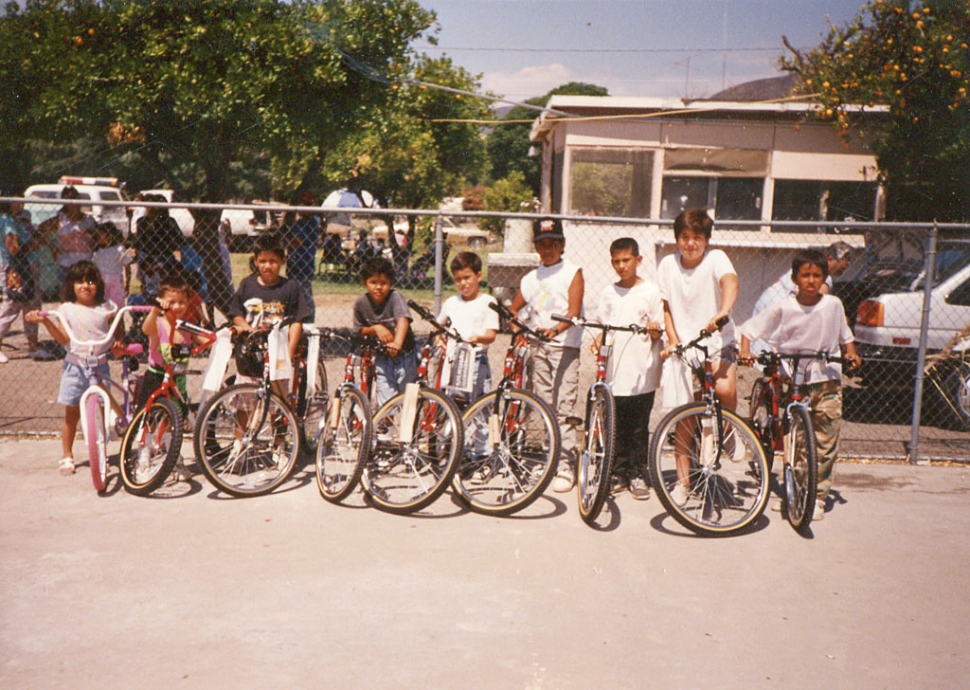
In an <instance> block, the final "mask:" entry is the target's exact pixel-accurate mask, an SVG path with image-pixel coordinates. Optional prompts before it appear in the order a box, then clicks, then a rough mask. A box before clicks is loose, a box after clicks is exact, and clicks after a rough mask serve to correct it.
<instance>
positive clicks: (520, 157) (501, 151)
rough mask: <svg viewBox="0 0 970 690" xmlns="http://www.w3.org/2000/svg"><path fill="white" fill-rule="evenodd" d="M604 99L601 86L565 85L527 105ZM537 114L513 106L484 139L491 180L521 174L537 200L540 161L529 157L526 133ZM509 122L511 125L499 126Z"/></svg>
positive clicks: (527, 134)
mask: <svg viewBox="0 0 970 690" xmlns="http://www.w3.org/2000/svg"><path fill="white" fill-rule="evenodd" d="M558 95H565V96H607V95H609V94H608V92H607V90H606V89H605V88H603V87H601V86H595V85H593V84H584V83H581V82H569V83H568V84H563V85H562V86H558V87H556V88H555V89H553V90H552V91H550V92H549V93H547V94H546V95H545V96H539V97H537V98H530V99H529V100H527V101H526V102H525V103H526V104H527V105H534V106H539V107H540V108H544V107H546V104H547V103H548V102H549V99H550V98H552V97H553V96H558ZM538 115H539V113H538V112H537V111H536V110H533V109H532V108H523V107H521V106H516V107H514V108H512V109H511V110H510V111H509V112H507V113H506V114H505V115H504V116H503V117H502V118H501V119H500V120H499V123H500V124H499V125H497V126H496V127H495V128H494V129H493V130H492V132H491V134H489V136H488V157H489V160H490V161H491V164H492V179H503V178H507V177H508V176H509V175H510V174H511V173H512V172H513V171H518V172H520V173H522V176H523V178H524V179H525V182H526V184H528V185H529V187H531V188H532V193H533V194H534V195H535V196H539V185H540V183H541V182H542V167H541V163H542V161H541V158H540V157H539V156H531V155H529V150H530V149H531V148H532V142H531V141H529V131H530V130H531V129H532V124H531V123H532V121H533V120H535V119H536V117H537V116H538ZM518 120H522V121H523V122H516V121H518ZM502 122H509V123H514V124H501V123H502Z"/></svg>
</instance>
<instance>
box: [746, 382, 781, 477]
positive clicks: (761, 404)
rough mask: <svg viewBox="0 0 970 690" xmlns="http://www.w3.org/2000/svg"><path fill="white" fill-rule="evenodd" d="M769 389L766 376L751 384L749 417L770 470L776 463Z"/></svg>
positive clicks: (769, 470)
mask: <svg viewBox="0 0 970 690" xmlns="http://www.w3.org/2000/svg"><path fill="white" fill-rule="evenodd" d="M767 390H768V380H767V379H765V378H760V379H755V382H754V385H752V386H751V396H750V397H749V398H748V417H749V418H750V420H751V428H752V429H754V433H755V436H757V437H758V440H759V441H760V442H761V450H763V451H764V454H765V462H766V463H767V464H768V472H771V466H772V464H773V463H774V458H775V447H774V430H773V429H772V426H771V421H770V414H771V412H770V409H769V407H768V406H769V405H770V404H771V397H770V396H769V397H765V393H766V391H767Z"/></svg>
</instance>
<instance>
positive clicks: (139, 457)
mask: <svg viewBox="0 0 970 690" xmlns="http://www.w3.org/2000/svg"><path fill="white" fill-rule="evenodd" d="M182 425H183V420H182V412H181V411H180V410H179V407H178V405H176V404H175V403H174V402H172V401H171V400H169V399H168V398H158V399H156V400H155V402H154V403H152V406H151V408H150V409H149V408H147V407H146V408H142V409H141V410H139V412H138V414H136V415H135V418H134V419H132V420H131V424H129V425H128V429H126V430H125V437H124V438H123V439H122V441H121V463H120V464H121V481H122V482H124V485H125V489H126V490H127V491H128V492H129V493H132V494H135V495H136V496H147V495H148V494H150V493H151V492H152V491H154V490H155V489H157V488H158V487H160V486H161V485H162V483H163V482H164V481H165V479H166V478H168V476H169V475H170V474H171V473H172V470H173V469H175V463H176V462H178V459H179V455H180V454H181V451H182V433H183V426H182Z"/></svg>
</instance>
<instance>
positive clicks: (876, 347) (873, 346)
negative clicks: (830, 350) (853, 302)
mask: <svg viewBox="0 0 970 690" xmlns="http://www.w3.org/2000/svg"><path fill="white" fill-rule="evenodd" d="M935 273H936V275H935V276H934V280H933V288H932V308H931V311H930V318H929V330H928V332H927V352H928V353H929V354H930V355H931V356H932V355H933V354H935V353H939V352H940V351H945V353H946V357H944V358H942V359H941V361H939V362H936V363H935V364H934V365H933V370H931V371H932V380H933V381H935V382H937V383H938V384H939V385H940V388H941V389H942V391H943V394H944V398H945V402H946V406H947V407H948V408H949V409H950V410H951V411H952V413H953V416H954V417H955V418H956V420H957V421H958V422H959V423H960V424H962V425H963V426H966V427H968V428H970V334H968V332H967V329H968V326H970V240H941V241H940V242H939V243H938V246H937V256H936V272H935ZM867 281H868V282H870V283H871V284H873V285H878V286H880V287H882V289H884V290H885V292H883V293H882V294H878V295H872V296H868V297H867V298H866V299H863V300H862V301H861V302H860V304H859V308H858V311H857V312H856V316H855V326H854V333H855V338H856V348H857V350H858V352H859V355H860V356H861V357H862V362H863V364H862V369H861V374H862V376H863V383H864V384H865V385H867V386H871V387H892V388H911V387H912V383H913V381H914V378H915V377H914V368H915V363H916V357H917V350H918V348H919V340H920V322H921V320H922V313H923V296H924V286H925V284H926V281H925V273H924V263H923V258H922V257H921V256H920V257H916V258H904V259H900V260H899V261H898V262H897V263H896V265H894V266H893V265H890V264H889V263H887V262H886V261H880V262H877V263H874V264H873V265H872V266H871V268H870V270H869V271H867V272H866V273H865V274H863V277H862V278H861V279H860V281H858V282H861V283H862V284H865V283H866V282H867ZM933 388H935V386H934V387H933Z"/></svg>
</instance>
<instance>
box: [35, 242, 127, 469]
mask: <svg viewBox="0 0 970 690" xmlns="http://www.w3.org/2000/svg"><path fill="white" fill-rule="evenodd" d="M61 298H62V299H63V300H64V301H63V303H62V304H61V306H60V307H58V309H57V314H58V317H59V318H60V319H61V320H63V321H64V322H65V323H67V324H68V326H69V327H70V329H71V331H72V332H73V333H74V334H75V336H76V337H77V338H78V339H80V340H102V339H104V338H105V336H107V335H108V329H109V328H110V327H111V320H112V319H113V318H114V316H115V313H116V312H117V311H118V308H117V306H116V305H115V304H114V302H110V301H105V297H104V280H103V279H102V278H101V273H100V272H99V271H98V268H97V266H95V265H94V264H93V263H91V262H90V261H78V262H76V263H74V264H71V265H70V266H68V267H67V271H66V274H65V276H64V284H63V285H62V287H61ZM24 318H25V319H26V320H27V321H29V322H30V323H41V324H44V327H45V328H46V329H47V331H48V332H49V333H50V334H51V337H52V338H54V340H55V341H56V342H57V343H58V344H59V345H64V346H65V347H68V353H67V356H66V357H65V358H64V364H63V367H62V369H61V388H60V392H59V394H58V396H57V402H59V403H60V404H62V405H64V423H63V425H62V426H61V447H62V450H63V453H64V457H63V459H62V460H61V462H60V465H59V469H60V471H61V474H74V472H75V465H74V438H75V437H76V436H77V425H78V422H79V421H80V419H81V407H80V402H81V395H82V394H83V393H84V391H85V390H87V388H88V385H89V384H88V375H87V373H86V372H87V368H86V367H87V366H88V363H87V361H86V360H87V358H88V357H96V358H97V365H96V367H95V370H96V371H97V373H98V374H99V376H101V377H102V378H108V376H109V372H108V361H107V354H108V351H109V350H110V351H111V353H112V354H114V355H115V356H121V354H122V353H123V352H124V349H125V345H124V343H123V342H122V340H121V338H120V334H116V337H115V341H114V343H112V344H110V345H105V346H104V347H103V348H101V349H100V351H95V352H88V351H87V350H85V351H84V352H76V351H75V350H74V348H73V347H71V339H70V337H69V336H68V335H67V333H66V332H65V331H64V329H63V328H61V326H60V325H58V324H55V323H54V322H53V321H51V319H50V318H49V317H47V316H41V315H40V312H38V311H36V310H35V311H31V312H28V313H27V314H26V315H25V316H24ZM116 412H117V410H116Z"/></svg>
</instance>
